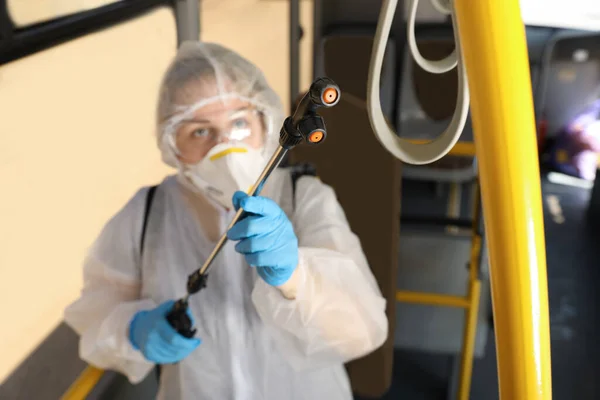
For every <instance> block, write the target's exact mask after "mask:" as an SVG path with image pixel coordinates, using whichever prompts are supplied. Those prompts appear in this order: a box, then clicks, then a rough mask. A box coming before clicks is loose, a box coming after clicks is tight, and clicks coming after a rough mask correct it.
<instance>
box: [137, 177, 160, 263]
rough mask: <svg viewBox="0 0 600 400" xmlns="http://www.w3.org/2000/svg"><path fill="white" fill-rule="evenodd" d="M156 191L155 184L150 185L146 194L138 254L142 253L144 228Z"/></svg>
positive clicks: (144, 235) (144, 238) (146, 224)
mask: <svg viewBox="0 0 600 400" xmlns="http://www.w3.org/2000/svg"><path fill="white" fill-rule="evenodd" d="M155 192H156V186H152V187H150V189H148V193H147V194H146V206H145V209H144V224H143V225H142V237H141V238H140V255H142V254H144V242H145V240H146V228H147V227H148V217H149V216H150V208H151V207H152V200H153V199H154V193H155Z"/></svg>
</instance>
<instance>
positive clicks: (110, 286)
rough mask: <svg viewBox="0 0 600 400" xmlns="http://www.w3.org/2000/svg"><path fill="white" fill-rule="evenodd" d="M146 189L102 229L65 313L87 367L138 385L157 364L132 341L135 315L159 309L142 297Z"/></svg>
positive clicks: (138, 193)
mask: <svg viewBox="0 0 600 400" xmlns="http://www.w3.org/2000/svg"><path fill="white" fill-rule="evenodd" d="M146 193H147V188H144V189H141V190H140V191H138V192H137V193H136V195H135V196H134V197H133V198H132V199H131V200H130V201H129V202H128V203H127V205H126V206H125V207H124V208H123V209H121V211H119V212H118V213H117V214H116V215H115V216H114V217H113V218H112V219H111V220H110V221H109V222H108V223H107V224H106V226H105V227H104V229H103V230H102V232H101V234H100V236H99V237H98V239H96V242H95V243H94V245H93V247H92V249H91V251H90V252H89V254H88V256H87V258H86V260H85V263H84V268H83V276H84V283H83V285H84V287H83V290H82V292H81V295H80V297H79V298H78V299H77V300H76V301H75V302H73V303H72V304H71V305H69V306H68V307H67V308H66V310H65V313H64V318H65V322H66V323H67V324H68V325H70V326H71V327H72V328H73V329H74V330H75V331H76V332H77V333H78V334H79V335H80V342H79V356H80V357H81V359H82V360H84V361H86V362H88V363H89V364H91V365H93V366H95V367H97V368H101V369H111V370H115V371H119V372H121V373H123V374H124V375H126V376H127V378H128V379H129V380H130V381H131V382H132V383H138V382H140V381H141V380H143V379H144V377H145V376H146V375H147V374H148V373H149V372H150V371H151V370H152V368H153V367H154V364H153V363H151V362H149V361H147V360H146V359H145V358H144V356H143V355H142V354H141V353H140V352H139V351H137V350H135V349H134V348H133V347H132V345H131V343H130V342H129V323H130V321H131V319H132V318H133V316H134V315H135V313H137V312H138V311H140V310H149V309H152V308H154V307H156V304H154V302H153V301H151V300H148V299H145V300H141V299H140V298H139V297H140V286H141V285H140V276H141V273H140V269H139V267H138V265H139V258H140V257H139V249H140V246H139V241H140V235H141V228H142V223H143V208H144V204H145V198H146Z"/></svg>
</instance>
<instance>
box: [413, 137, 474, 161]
mask: <svg viewBox="0 0 600 400" xmlns="http://www.w3.org/2000/svg"><path fill="white" fill-rule="evenodd" d="M408 141H409V142H411V143H414V144H425V143H429V142H431V140H424V139H408ZM448 155H451V156H462V157H474V156H475V143H473V142H456V144H455V145H454V147H453V148H452V149H451V150H450V152H449V153H448Z"/></svg>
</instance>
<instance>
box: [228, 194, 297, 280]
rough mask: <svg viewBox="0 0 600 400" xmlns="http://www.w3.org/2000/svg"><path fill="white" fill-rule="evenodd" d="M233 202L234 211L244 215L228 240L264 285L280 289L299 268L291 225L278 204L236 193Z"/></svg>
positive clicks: (295, 239) (264, 198) (269, 200)
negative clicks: (239, 210) (241, 211)
mask: <svg viewBox="0 0 600 400" xmlns="http://www.w3.org/2000/svg"><path fill="white" fill-rule="evenodd" d="M232 200H233V205H234V207H235V209H236V210H237V209H239V208H240V207H241V208H243V209H244V211H245V212H246V214H247V215H246V216H245V217H244V218H242V219H241V220H240V221H238V222H237V223H236V224H235V225H234V226H233V227H232V228H231V229H230V230H229V231H228V232H227V237H228V238H229V239H230V240H236V241H239V243H237V244H236V245H235V250H236V251H237V252H238V253H240V254H243V255H244V257H245V258H246V262H248V264H250V266H252V267H256V268H257V272H258V275H259V276H260V277H261V278H262V279H263V280H264V281H265V282H267V283H268V284H269V285H272V286H280V285H283V284H284V283H285V282H287V281H288V280H289V279H290V277H291V276H292V274H293V273H294V270H295V269H296V267H297V266H298V238H297V237H296V234H295V233H294V228H293V227H292V223H291V222H290V220H289V219H288V217H287V216H286V215H285V212H283V210H282V209H281V208H280V207H279V206H278V205H277V203H275V202H274V201H273V200H271V199H268V198H266V197H260V196H256V197H253V196H248V195H247V194H246V193H244V192H241V191H238V192H236V193H235V194H234V195H233V199H232Z"/></svg>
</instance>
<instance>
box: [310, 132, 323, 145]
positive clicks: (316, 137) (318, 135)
mask: <svg viewBox="0 0 600 400" xmlns="http://www.w3.org/2000/svg"><path fill="white" fill-rule="evenodd" d="M324 136H325V135H324V134H323V132H322V131H314V132H313V133H311V134H310V135H309V136H308V141H309V142H311V143H319V142H320V141H321V140H323V137H324Z"/></svg>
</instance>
